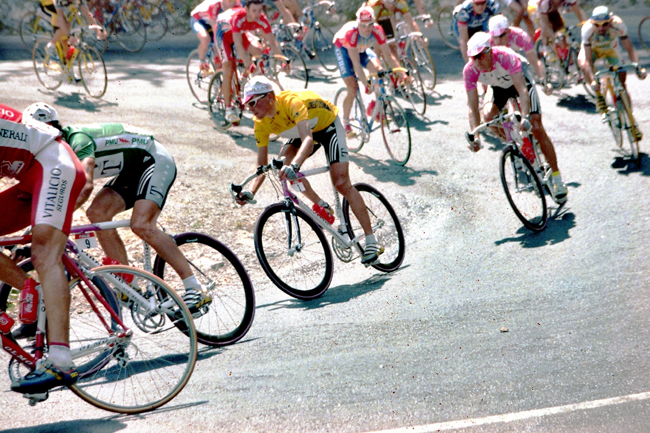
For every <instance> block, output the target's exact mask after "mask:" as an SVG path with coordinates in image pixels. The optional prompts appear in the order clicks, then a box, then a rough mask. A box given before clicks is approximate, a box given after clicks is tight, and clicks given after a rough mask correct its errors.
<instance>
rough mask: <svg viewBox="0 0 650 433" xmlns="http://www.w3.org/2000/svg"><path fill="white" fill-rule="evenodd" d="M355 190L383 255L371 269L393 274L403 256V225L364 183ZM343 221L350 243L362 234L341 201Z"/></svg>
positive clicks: (346, 203) (387, 204)
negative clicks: (360, 198) (361, 199)
mask: <svg viewBox="0 0 650 433" xmlns="http://www.w3.org/2000/svg"><path fill="white" fill-rule="evenodd" d="M354 186H355V187H356V188H357V191H359V194H361V197H363V201H364V203H365V204H366V209H367V210H368V216H369V217H370V225H371V226H372V231H373V233H374V234H375V237H376V238H377V242H379V244H380V245H381V246H383V247H384V253H383V254H382V255H380V256H379V259H378V260H377V261H376V262H375V263H374V264H373V265H372V267H373V268H375V269H377V270H379V271H382V272H393V271H395V270H397V269H398V268H399V267H400V266H401V265H402V262H403V261H404V255H405V253H406V242H405V241H404V232H403V230H402V225H401V224H400V222H399V219H398V218H397V214H396V213H395V211H394V210H393V207H392V206H391V205H390V203H389V202H388V200H387V199H386V197H384V195H383V194H382V193H380V192H379V191H377V190H376V189H375V188H374V187H372V186H370V185H368V184H365V183H357V184H355V185H354ZM343 218H344V219H345V224H346V226H347V230H348V233H349V234H350V237H351V238H352V239H354V238H355V237H356V236H358V235H360V234H363V229H362V228H361V224H360V223H359V220H358V219H357V217H356V215H354V212H350V203H349V202H348V201H347V199H343Z"/></svg>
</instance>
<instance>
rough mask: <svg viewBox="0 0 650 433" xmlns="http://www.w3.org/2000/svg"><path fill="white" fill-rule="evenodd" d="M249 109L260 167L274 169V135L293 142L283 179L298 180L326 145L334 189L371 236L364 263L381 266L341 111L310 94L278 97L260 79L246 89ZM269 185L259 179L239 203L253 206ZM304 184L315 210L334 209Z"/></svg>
mask: <svg viewBox="0 0 650 433" xmlns="http://www.w3.org/2000/svg"><path fill="white" fill-rule="evenodd" d="M244 103H245V105H246V108H248V109H249V110H251V111H252V112H253V114H254V116H255V118H254V120H255V141H256V143H257V165H258V166H260V165H266V164H268V145H269V136H270V135H271V134H279V135H280V136H282V137H285V138H288V139H289V140H288V141H287V142H286V143H285V145H284V146H283V147H282V150H281V151H280V156H284V157H285V160H284V163H285V165H284V167H283V168H282V172H281V173H280V179H288V180H295V179H297V178H298V177H297V172H298V171H299V170H300V167H301V166H302V165H303V163H304V162H305V160H306V159H307V158H309V157H310V156H311V155H312V154H313V153H314V152H316V150H318V149H319V148H320V147H321V145H322V147H323V150H324V151H325V156H326V157H327V163H328V165H329V167H330V176H331V178H332V183H333V184H334V186H335V187H336V189H337V191H338V192H339V193H341V195H343V196H344V197H345V198H346V199H347V200H348V202H350V207H351V208H352V211H353V212H354V214H355V216H356V217H357V219H358V220H359V222H360V224H361V227H362V228H363V231H364V233H365V235H366V245H365V248H364V253H363V256H362V258H361V263H363V264H369V263H372V262H374V261H375V260H377V258H378V257H379V255H380V254H382V253H383V251H384V249H383V247H382V246H381V245H379V244H378V243H377V239H376V238H375V235H374V234H373V232H372V227H371V224H370V218H369V216H368V211H367V209H366V205H365V203H364V201H363V197H361V195H360V194H359V191H357V189H356V188H355V187H354V186H352V183H351V182H350V175H349V157H348V148H347V143H346V141H345V133H344V130H343V125H342V123H341V121H340V120H339V117H338V108H336V106H335V105H334V104H332V103H331V102H329V101H327V100H326V99H323V98H322V97H321V96H320V95H318V94H316V93H314V92H312V91H310V90H301V91H292V90H285V91H282V92H280V93H278V94H277V95H276V93H275V91H274V90H273V86H272V84H271V82H270V81H269V80H268V79H267V78H266V77H263V76H255V77H253V78H251V79H250V80H249V81H248V83H246V86H244ZM264 179H265V176H259V177H258V178H257V179H255V181H254V182H253V186H252V187H251V191H243V192H242V193H241V194H240V196H239V199H238V200H237V202H238V203H239V204H240V205H244V204H246V202H247V200H252V199H253V197H254V195H255V194H256V193H257V191H258V190H259V188H260V186H261V185H262V182H264ZM302 183H303V184H304V185H305V188H306V190H305V191H304V194H305V196H306V197H307V198H308V199H309V200H311V201H312V202H313V203H314V204H315V205H320V206H323V207H325V209H329V206H327V204H326V203H325V202H324V201H323V200H321V199H320V197H319V196H318V194H316V192H315V191H314V190H313V189H312V188H311V185H309V182H307V180H306V179H303V181H302Z"/></svg>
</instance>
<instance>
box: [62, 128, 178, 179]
mask: <svg viewBox="0 0 650 433" xmlns="http://www.w3.org/2000/svg"><path fill="white" fill-rule="evenodd" d="M63 139H64V140H65V141H66V142H67V143H69V144H70V147H72V150H73V151H74V153H75V154H76V155H77V157H78V158H79V159H80V160H82V159H84V158H88V157H91V158H95V178H96V179H98V178H106V177H113V176H116V175H118V174H119V173H120V172H121V171H122V170H123V169H124V166H125V165H127V163H134V164H139V163H141V162H142V161H143V159H144V158H146V157H147V155H146V154H149V155H148V156H149V157H152V156H154V155H156V154H157V153H159V152H158V148H159V147H162V146H161V145H160V144H158V143H156V141H155V139H154V137H153V135H151V134H150V133H149V132H147V131H144V130H142V129H140V128H136V127H134V126H130V125H126V124H123V123H95V124H89V125H83V126H67V127H65V128H63ZM164 153H167V152H166V151H165V152H164ZM129 165H130V164H129Z"/></svg>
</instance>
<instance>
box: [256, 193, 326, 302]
mask: <svg viewBox="0 0 650 433" xmlns="http://www.w3.org/2000/svg"><path fill="white" fill-rule="evenodd" d="M292 215H295V216H296V219H295V221H298V227H297V228H296V227H295V221H294V220H293V219H292ZM297 230H300V234H301V241H302V246H301V248H299V249H297V250H296V251H293V252H291V253H289V252H288V251H287V248H288V245H289V242H291V245H292V246H293V245H294V241H295V240H296V239H295V236H296V231H297ZM287 231H288V233H289V235H288V236H289V237H290V239H289V240H288V239H287ZM305 247H306V248H305ZM255 252H256V254H257V258H258V260H259V262H260V264H261V265H262V269H264V272H265V273H266V275H267V276H268V277H269V279H270V280H271V282H272V283H273V284H275V285H276V286H277V287H278V288H279V289H280V290H282V291H283V292H284V293H286V294H288V295H290V296H293V297H294V298H298V299H302V300H309V299H314V298H318V297H319V296H321V295H322V294H323V293H325V291H326V290H327V289H328V287H329V285H330V283H331V282H332V275H333V274H334V268H333V264H332V252H331V251H330V248H329V244H328V243H327V239H326V238H325V234H324V233H323V230H322V229H321V228H320V227H319V226H318V224H317V223H316V222H315V221H314V220H313V219H311V218H310V217H309V216H308V215H307V214H305V213H304V212H303V211H302V210H301V209H299V208H295V207H293V214H292V211H291V210H290V209H289V208H288V207H287V205H286V204H285V203H275V204H272V205H270V206H268V207H267V208H266V209H265V210H264V212H262V214H261V215H260V217H259V218H258V220H257V224H256V226H255ZM314 274H317V275H315V276H314Z"/></svg>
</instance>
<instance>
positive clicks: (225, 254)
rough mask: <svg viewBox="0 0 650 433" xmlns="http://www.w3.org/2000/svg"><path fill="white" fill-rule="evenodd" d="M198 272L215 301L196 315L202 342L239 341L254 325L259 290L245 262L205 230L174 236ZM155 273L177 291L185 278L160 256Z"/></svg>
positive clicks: (194, 270) (196, 323)
mask: <svg viewBox="0 0 650 433" xmlns="http://www.w3.org/2000/svg"><path fill="white" fill-rule="evenodd" d="M174 240H175V241H176V245H178V247H179V248H180V250H181V252H182V253H183V255H184V256H185V258H186V259H187V262H188V263H189V265H190V267H191V268H192V271H193V272H194V275H195V276H196V278H197V279H198V280H199V282H200V283H201V286H202V287H203V289H204V290H205V291H206V292H207V293H208V294H209V295H210V297H211V298H212V302H211V303H210V304H209V305H208V306H207V312H204V314H202V315H201V316H199V317H195V318H194V325H195V326H196V334H197V339H198V341H199V342H201V343H204V344H208V345H210V346H225V345H228V344H233V343H235V342H237V341H239V340H240V339H241V338H242V337H243V336H244V335H246V333H247V332H248V330H249V329H250V327H251V324H252V323H253V317H254V316H255V293H254V292H253V283H251V280H250V278H249V277H248V274H247V273H246V269H245V268H244V265H242V263H241V262H240V261H239V259H238V258H237V256H236V255H235V254H234V253H233V252H232V251H230V249H228V247H226V246H225V245H224V244H222V243H221V242H219V241H218V240H216V239H214V238H212V237H210V236H207V235H204V234H201V233H183V234H180V235H177V236H174ZM154 273H155V274H156V275H158V276H159V277H160V278H163V279H164V280H165V282H167V283H168V284H169V285H170V286H172V287H173V288H174V289H175V290H176V292H179V291H180V290H181V289H183V281H182V280H181V278H180V277H179V276H178V274H177V273H176V271H174V269H173V268H172V267H171V266H169V265H168V264H167V263H165V260H164V259H163V258H162V257H160V256H156V260H155V262H154Z"/></svg>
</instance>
